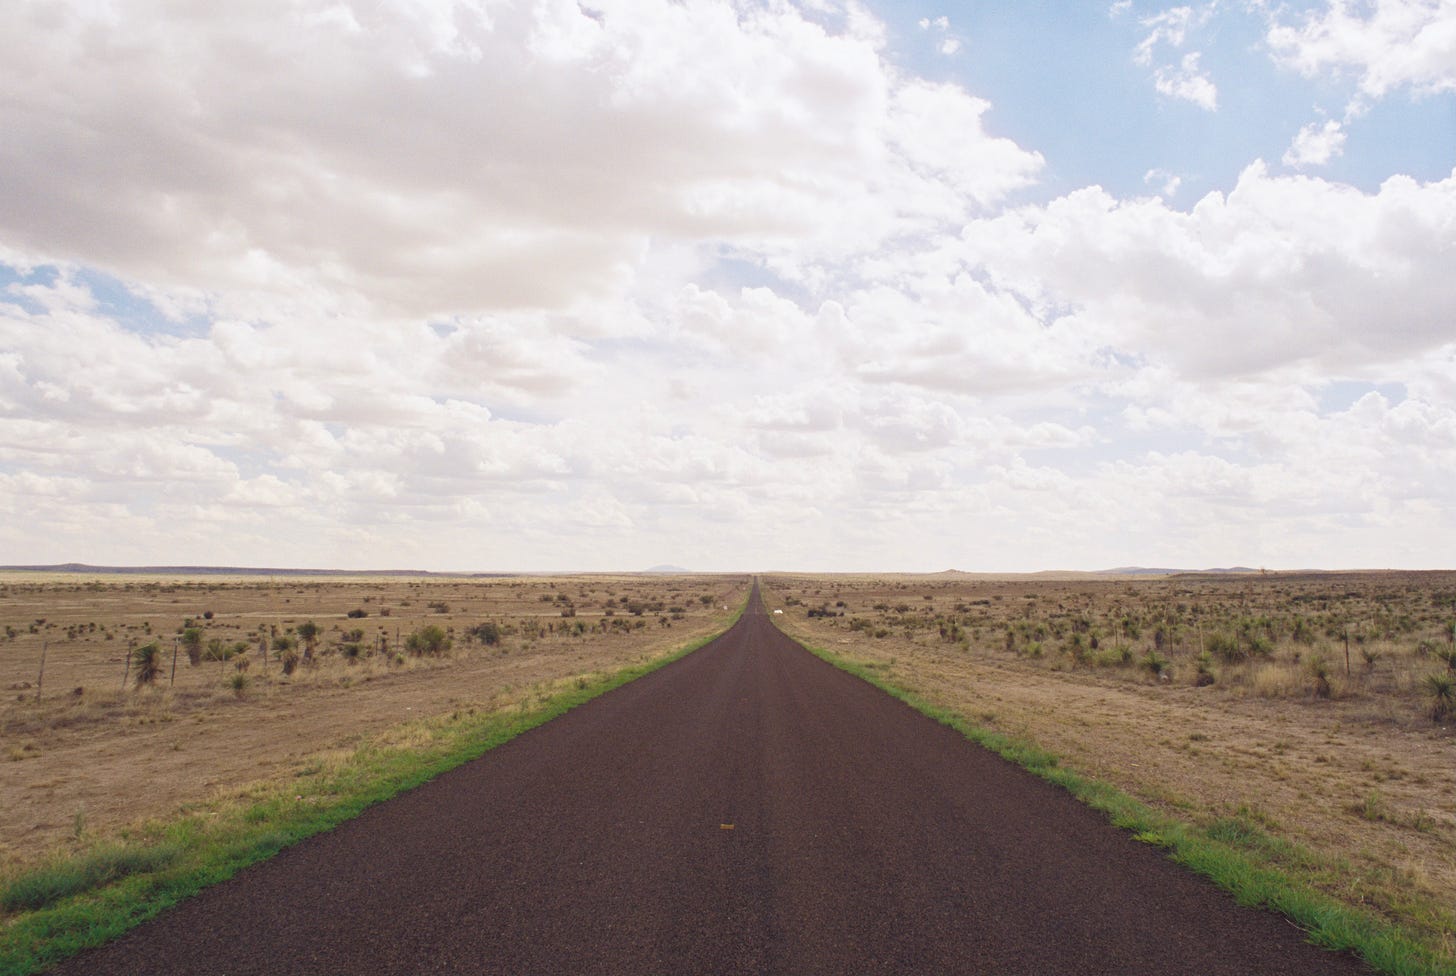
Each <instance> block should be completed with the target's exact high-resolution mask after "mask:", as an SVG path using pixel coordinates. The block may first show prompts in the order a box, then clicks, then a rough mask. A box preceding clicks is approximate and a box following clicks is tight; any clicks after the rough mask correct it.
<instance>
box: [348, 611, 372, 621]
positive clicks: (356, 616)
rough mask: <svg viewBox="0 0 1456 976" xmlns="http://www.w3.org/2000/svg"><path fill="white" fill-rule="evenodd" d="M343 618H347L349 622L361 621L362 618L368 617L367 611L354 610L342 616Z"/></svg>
mask: <svg viewBox="0 0 1456 976" xmlns="http://www.w3.org/2000/svg"><path fill="white" fill-rule="evenodd" d="M344 616H346V617H348V618H349V619H350V620H362V619H363V618H365V617H367V616H369V611H368V610H363V609H354V610H350V611H349V612H348V613H346V614H344Z"/></svg>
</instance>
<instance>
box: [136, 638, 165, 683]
mask: <svg viewBox="0 0 1456 976" xmlns="http://www.w3.org/2000/svg"><path fill="white" fill-rule="evenodd" d="M131 661H132V665H133V666H134V667H135V668H136V686H137V687H138V688H140V687H142V685H150V684H152V683H153V682H155V681H156V680H157V676H158V675H160V674H161V673H162V645H160V644H158V643H157V642H156V641H152V642H151V643H150V644H143V645H142V646H141V647H138V648H137V649H136V650H134V651H132V652H131Z"/></svg>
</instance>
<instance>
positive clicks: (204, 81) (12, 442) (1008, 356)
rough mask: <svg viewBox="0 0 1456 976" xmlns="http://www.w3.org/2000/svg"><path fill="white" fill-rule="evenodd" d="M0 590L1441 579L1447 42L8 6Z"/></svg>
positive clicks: (1447, 342) (532, 11)
mask: <svg viewBox="0 0 1456 976" xmlns="http://www.w3.org/2000/svg"><path fill="white" fill-rule="evenodd" d="M0 133H3V137H0V564H50V563H59V562H71V561H75V562H86V563H92V564H103V565H226V566H269V567H280V566H294V567H302V568H336V569H401V568H410V569H427V570H435V571H491V570H494V571H511V570H518V571H548V570H580V571H596V570H636V569H645V568H647V567H649V566H652V565H655V564H660V563H671V564H675V565H679V566H684V567H688V568H690V569H694V570H709V571H713V570H722V571H743V570H748V571H752V570H770V569H790V570H803V571H912V572H917V571H927V572H933V571H939V570H943V569H949V568H956V569H962V570H970V571H988V572H1018V571H1035V570H1049V569H1083V570H1096V569H1104V568H1110V567H1117V566H1132V565H1141V566H1170V567H1183V568H1204V567H1215V566H1231V565H1244V566H1251V567H1260V568H1268V569H1294V568H1326V569H1344V568H1385V567H1389V568H1408V569H1419V568H1452V565H1453V557H1452V553H1453V552H1456V0H1305V2H1287V3H1286V2H1276V0H1214V2H1194V3H1188V4H1185V5H1171V4H1168V3H1163V2H1153V0H1119V2H1100V3H1065V2H1055V3H1054V2H1050V0H1018V2H1012V0H1000V2H989V0H986V2H970V0H960V2H929V0H912V2H899V3H888V2H886V3H859V2H845V0H798V2H790V0H736V2H721V0H580V2H572V0H259V2H256V3H247V4H226V5H219V4H215V3H212V2H211V0H169V2H165V3H163V2H158V0H12V2H8V3H6V4H4V5H0Z"/></svg>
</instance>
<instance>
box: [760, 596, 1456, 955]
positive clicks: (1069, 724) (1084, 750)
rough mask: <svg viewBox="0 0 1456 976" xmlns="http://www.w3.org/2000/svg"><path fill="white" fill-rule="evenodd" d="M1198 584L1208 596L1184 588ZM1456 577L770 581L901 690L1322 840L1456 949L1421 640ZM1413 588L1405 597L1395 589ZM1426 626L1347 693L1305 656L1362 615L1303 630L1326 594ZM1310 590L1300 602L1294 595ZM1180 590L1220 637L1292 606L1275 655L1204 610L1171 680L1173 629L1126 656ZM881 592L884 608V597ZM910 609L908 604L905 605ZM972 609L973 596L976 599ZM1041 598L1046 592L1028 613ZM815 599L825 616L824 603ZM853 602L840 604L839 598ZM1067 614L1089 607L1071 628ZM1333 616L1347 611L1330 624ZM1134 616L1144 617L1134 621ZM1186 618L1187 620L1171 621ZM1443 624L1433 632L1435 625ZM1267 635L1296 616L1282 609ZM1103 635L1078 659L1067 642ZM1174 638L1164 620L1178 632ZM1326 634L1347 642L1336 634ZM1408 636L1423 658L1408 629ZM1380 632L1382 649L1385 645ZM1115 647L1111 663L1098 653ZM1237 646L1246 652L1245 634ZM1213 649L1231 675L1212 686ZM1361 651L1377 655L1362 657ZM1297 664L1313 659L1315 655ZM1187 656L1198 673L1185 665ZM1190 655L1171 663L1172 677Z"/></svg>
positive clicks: (826, 642) (1447, 794) (1353, 895)
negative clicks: (1275, 674)
mask: <svg viewBox="0 0 1456 976" xmlns="http://www.w3.org/2000/svg"><path fill="white" fill-rule="evenodd" d="M1189 585H1193V586H1194V588H1195V590H1196V593H1195V594H1194V595H1192V596H1190V595H1189V594H1188V593H1187V592H1185V591H1186V589H1187V587H1188V586H1189ZM1453 587H1456V577H1452V576H1451V575H1450V574H1443V575H1439V576H1438V575H1434V574H1419V575H1417V574H1379V575H1377V576H1372V577H1360V578H1356V577H1350V576H1344V575H1340V576H1329V577H1324V578H1314V579H1309V580H1305V581H1302V582H1298V583H1297V584H1296V583H1294V582H1291V581H1290V580H1288V579H1282V580H1281V579H1278V578H1252V579H1251V578H1228V579H1222V580H1219V579H1211V580H1209V579H1205V580H1199V581H1197V582H1196V584H1189V583H1188V582H1187V581H1184V582H1182V583H1179V582H1170V581H1167V580H1141V581H1139V580H1118V581H1097V580H1087V579H1080V580H1057V579H1037V578H1028V577H1022V578H1018V579H995V578H973V577H968V576H951V577H947V576H929V577H927V576H920V577H880V578H870V577H842V576H813V577H767V578H765V580H764V593H765V598H766V600H767V602H768V603H769V604H770V606H772V607H774V608H777V609H781V610H783V611H784V612H783V613H782V614H781V615H776V616H775V618H774V619H775V620H777V621H780V622H781V626H783V627H784V628H785V629H786V630H787V631H788V632H789V633H790V634H791V635H793V636H795V637H797V638H799V639H801V640H803V641H805V642H807V643H809V644H811V645H814V646H818V647H823V648H825V649H826V650H829V651H831V652H833V653H835V654H837V655H840V656H842V657H844V658H847V659H849V660H853V661H858V662H861V663H865V664H868V665H870V666H873V667H875V668H877V669H879V670H880V671H881V673H883V674H884V675H885V676H886V677H887V678H888V679H889V680H891V681H892V682H894V683H895V684H897V685H899V686H900V687H903V688H906V689H908V690H911V691H913V692H915V693H917V694H919V695H921V696H922V697H923V698H925V699H927V700H929V701H930V702H932V703H934V704H937V705H940V706H944V707H947V708H950V709H952V710H954V711H955V712H957V713H959V714H962V715H964V716H966V717H968V718H970V719H971V720H972V721H974V722H976V723H977V724H979V725H982V726H984V727H989V728H993V729H996V730H999V731H1002V732H1006V733H1009V734H1012V735H1015V736H1021V737H1025V738H1028V739H1031V740H1033V741H1034V742H1036V743H1038V744H1040V745H1041V746H1043V747H1045V748H1046V749H1048V750H1050V751H1052V752H1054V753H1056V754H1057V755H1059V756H1060V757H1062V759H1063V760H1064V763H1065V765H1068V766H1070V767H1072V768H1074V769H1076V770H1078V771H1080V772H1083V773H1086V774H1090V775H1092V776H1094V777H1096V778H1098V779H1101V780H1105V781H1107V782H1110V783H1112V784H1114V785H1116V786H1118V787H1120V788H1121V789H1123V790H1124V791H1125V792H1127V793H1130V794H1131V795H1133V796H1135V797H1137V798H1139V799H1141V800H1143V801H1145V802H1147V803H1149V804H1151V805H1153V806H1154V807H1157V808H1159V809H1161V810H1163V811H1164V812H1167V813H1170V814H1173V815H1175V816H1177V817H1179V818H1180V819H1183V820H1188V821H1192V822H1194V823H1198V824H1204V825H1207V824H1210V823H1212V822H1214V821H1215V820H1219V819H1233V820H1236V821H1238V822H1240V823H1244V824H1250V825H1253V826H1255V827H1257V828H1258V829H1260V830H1263V831H1266V832H1267V833H1268V834H1270V835H1272V836H1274V837H1276V838H1281V839H1285V840H1289V841H1293V842H1296V843H1298V844H1300V845H1303V846H1304V847H1306V848H1307V849H1309V850H1311V851H1314V852H1316V854H1317V855H1318V858H1319V861H1320V864H1319V866H1317V867H1316V868H1314V869H1313V879H1312V880H1313V881H1314V883H1317V884H1318V885H1320V886H1321V887H1323V888H1324V889H1326V890H1327V891H1329V892H1331V893H1332V894H1335V895H1336V896H1337V897H1340V898H1342V899H1344V900H1347V901H1349V902H1352V903H1359V904H1367V905H1374V906H1376V907H1377V908H1379V909H1381V910H1383V911H1385V912H1387V913H1389V914H1390V915H1391V916H1392V917H1397V918H1402V919H1405V920H1407V921H1411V922H1413V923H1414V924H1415V925H1416V926H1417V927H1418V928H1420V929H1421V930H1422V931H1424V932H1425V933H1426V934H1427V935H1428V936H1429V937H1430V938H1431V939H1432V940H1433V941H1434V942H1435V943H1436V944H1438V945H1444V948H1445V951H1446V952H1447V953H1448V954H1456V935H1453V924H1456V910H1453V907H1456V903H1453V901H1452V899H1451V896H1450V893H1451V892H1452V891H1456V716H1453V717H1452V718H1449V719H1448V720H1447V721H1445V722H1444V723H1436V722H1433V721H1432V720H1431V717H1430V714H1429V707H1428V704H1427V702H1426V701H1425V699H1423V698H1422V697H1421V695H1420V693H1419V688H1420V687H1421V685H1420V683H1419V682H1418V681H1413V680H1407V676H1406V675H1405V671H1406V670H1409V671H1411V672H1412V673H1413V674H1415V675H1418V674H1421V673H1425V672H1436V671H1439V670H1440V669H1442V668H1444V667H1445V665H1444V664H1442V663H1441V662H1440V661H1439V660H1438V659H1436V658H1434V657H1432V656H1431V654H1430V650H1429V648H1428V649H1427V650H1426V651H1425V652H1420V651H1419V650H1418V649H1419V647H1420V644H1421V642H1422V641H1423V640H1425V641H1431V640H1439V639H1440V638H1441V636H1442V634H1443V633H1444V631H1443V630H1442V628H1443V627H1447V626H1449V620H1450V608H1451V603H1450V602H1449V601H1447V599H1446V595H1447V593H1448V592H1449V591H1450V590H1451V589H1452V588H1453ZM1393 594H1395V595H1393ZM1398 595H1403V597H1404V598H1405V599H1406V601H1407V602H1408V604H1409V608H1430V611H1431V612H1430V617H1431V619H1430V620H1426V619H1424V618H1423V617H1422V616H1421V614H1420V613H1418V612H1412V613H1411V614H1409V615H1408V616H1410V618H1411V619H1410V620H1408V621H1406V622H1405V623H1404V624H1403V625H1402V626H1401V627H1396V628H1395V629H1396V630H1397V631H1402V627H1405V628H1408V630H1404V631H1402V632H1401V633H1397V634H1395V635H1393V636H1390V639H1389V640H1388V641H1383V642H1382V643H1380V644H1379V648H1380V649H1379V651H1378V653H1377V652H1372V653H1374V654H1375V656H1376V663H1375V667H1373V668H1371V669H1370V671H1371V672H1374V673H1368V672H1367V673H1366V674H1365V675H1364V676H1362V674H1361V673H1360V672H1361V670H1362V669H1361V668H1360V667H1359V666H1358V665H1357V666H1356V667H1354V668H1352V671H1353V672H1355V673H1353V674H1352V676H1351V677H1349V678H1348V679H1347V678H1346V677H1345V676H1344V675H1343V673H1342V670H1343V663H1342V661H1341V665H1340V669H1339V672H1340V673H1333V672H1332V673H1331V674H1330V675H1329V678H1330V679H1337V680H1334V681H1333V682H1332V687H1331V689H1330V691H1329V697H1322V696H1321V695H1320V694H1319V693H1318V692H1317V691H1316V690H1315V684H1316V681H1315V677H1314V671H1313V670H1311V669H1310V668H1309V667H1308V666H1306V667H1304V668H1303V669H1302V670H1301V669H1300V668H1299V667H1297V666H1295V664H1292V663H1291V662H1289V661H1288V660H1287V658H1288V657H1289V655H1291V654H1294V655H1298V654H1300V653H1301V651H1302V654H1303V657H1304V659H1305V660H1306V661H1307V660H1308V659H1309V657H1310V656H1312V655H1315V654H1319V653H1325V654H1327V655H1328V657H1329V659H1330V660H1338V659H1339V658H1341V657H1342V650H1343V647H1342V644H1343V634H1344V630H1343V629H1342V628H1341V629H1335V633H1336V635H1337V639H1331V638H1321V639H1317V640H1315V641H1314V642H1313V643H1312V644H1311V645H1305V646H1303V647H1302V648H1292V647H1291V642H1290V641H1289V639H1288V634H1289V633H1293V632H1294V627H1293V624H1292V623H1291V622H1290V621H1291V620H1292V618H1293V617H1294V616H1296V615H1300V614H1304V615H1306V619H1307V620H1308V619H1310V617H1309V614H1310V613H1311V608H1313V607H1317V606H1323V608H1324V611H1323V612H1324V613H1325V614H1326V615H1327V616H1331V617H1334V616H1339V617H1340V619H1344V618H1346V617H1349V618H1351V619H1352V620H1353V619H1354V618H1359V617H1360V616H1361V615H1362V614H1365V615H1368V614H1369V613H1370V612H1371V610H1372V608H1379V607H1381V606H1384V607H1386V608H1387V609H1390V610H1391V612H1392V614H1393V615H1394V616H1395V617H1398V616H1399V611H1400V610H1401V605H1400V604H1399V603H1398V601H1397V596H1398ZM1295 597H1298V599H1295ZM1170 599H1179V600H1181V601H1182V602H1184V603H1185V605H1186V608H1187V609H1189V610H1190V612H1191V609H1192V607H1193V606H1195V605H1196V606H1197V608H1198V610H1199V613H1200V615H1201V618H1202V625H1201V629H1202V631H1203V637H1204V641H1203V643H1204V646H1205V647H1207V646H1208V644H1209V643H1211V642H1210V639H1209V636H1210V634H1212V633H1214V632H1217V630H1218V628H1219V627H1220V626H1222V624H1221V623H1220V621H1224V622H1227V620H1231V619H1233V618H1234V617H1238V616H1239V615H1242V616H1243V617H1244V618H1248V617H1250V616H1254V615H1256V614H1257V616H1258V617H1259V618H1260V619H1264V620H1266V621H1277V620H1279V619H1281V618H1280V617H1279V614H1280V612H1281V610H1280V608H1281V607H1282V612H1283V613H1284V614H1285V615H1286V616H1287V617H1288V618H1289V619H1286V620H1285V621H1284V622H1285V624H1287V625H1288V626H1287V627H1286V628H1285V631H1284V632H1283V633H1284V639H1283V640H1282V641H1281V640H1272V641H1270V643H1269V646H1267V647H1266V648H1264V649H1263V651H1262V652H1261V653H1260V655H1259V659H1258V660H1257V661H1251V662H1246V661H1239V662H1237V663H1225V662H1222V661H1220V662H1217V663H1216V664H1215V665H1212V666H1208V663H1207V657H1206V651H1205V652H1204V654H1203V655H1199V654H1198V647H1197V643H1196V642H1195V640H1194V634H1195V632H1196V628H1191V627H1190V628H1187V629H1186V630H1185V631H1184V633H1183V635H1182V638H1181V639H1182V640H1183V641H1184V642H1185V643H1188V644H1192V645H1193V646H1192V647H1188V648H1184V649H1182V650H1180V648H1178V647H1177V646H1175V645H1176V644H1177V639H1176V638H1175V639H1169V640H1165V641H1164V642H1163V645H1162V646H1163V652H1162V653H1163V654H1164V655H1165V656H1166V657H1167V658H1169V659H1170V660H1172V661H1174V662H1176V663H1175V665H1174V666H1172V667H1170V668H1165V669H1164V672H1163V674H1162V675H1159V676H1155V675H1154V674H1153V672H1152V671H1151V670H1150V669H1148V668H1147V667H1144V666H1140V662H1141V661H1142V660H1143V659H1144V657H1145V655H1146V653H1147V651H1149V650H1153V643H1154V634H1155V633H1156V632H1157V630H1158V629H1159V628H1156V627H1151V626H1144V627H1142V628H1141V633H1140V635H1139V637H1138V638H1137V639H1136V640H1132V641H1127V639H1126V637H1125V633H1124V634H1123V639H1124V641H1125V642H1126V643H1130V644H1132V650H1133V651H1134V653H1133V654H1132V655H1131V662H1130V663H1126V664H1109V663H1107V660H1109V659H1110V660H1113V661H1120V660H1121V658H1122V657H1123V655H1122V654H1121V652H1120V650H1121V649H1120V648H1119V649H1118V653H1117V654H1116V655H1111V654H1109V653H1108V651H1109V648H1110V647H1111V646H1112V645H1113V644H1114V643H1116V639H1115V638H1114V637H1112V635H1111V633H1110V632H1111V631H1112V630H1118V631H1120V632H1121V631H1122V630H1123V628H1121V626H1120V625H1117V626H1113V624H1114V622H1116V621H1121V620H1123V619H1124V618H1126V617H1127V616H1128V615H1129V614H1137V613H1139V612H1141V613H1143V614H1144V615H1146V616H1150V617H1157V614H1158V610H1157V608H1158V607H1160V606H1161V605H1163V604H1164V603H1166V602H1169V601H1170ZM876 607H880V608H881V609H878V610H877V609H876ZM902 608H903V609H902ZM957 608H959V609H957ZM1028 608H1031V609H1030V610H1028ZM810 611H813V612H814V613H815V615H814V616H809V613H810ZM840 614H843V615H842V616H841V615H840ZM1058 619H1060V620H1061V621H1063V622H1065V621H1068V620H1070V621H1077V620H1080V621H1081V624H1080V625H1076V624H1073V625H1068V626H1065V627H1062V628H1061V635H1060V637H1059V636H1058V634H1057V623H1058ZM1038 622H1041V623H1045V624H1047V627H1046V632H1045V634H1044V638H1045V640H1046V646H1044V647H1042V648H1040V650H1039V653H1038V654H1036V655H1035V656H1033V655H1031V654H1030V653H1028V652H1027V651H1026V649H1025V648H1023V647H1020V646H1018V647H1017V648H1016V649H1013V650H1009V649H1008V645H1009V644H1010V643H1012V642H1011V641H1008V639H1007V637H1006V634H1007V631H1008V630H1011V631H1013V632H1016V633H1020V632H1021V631H1022V630H1034V629H1035V626H1036V624H1037V623H1038ZM1319 623H1320V626H1321V630H1322V632H1323V630H1329V629H1332V628H1330V627H1328V626H1327V625H1328V623H1329V621H1327V620H1323V619H1321V620H1320V621H1319ZM1127 630H1128V631H1137V630H1139V628H1137V627H1135V626H1134V627H1131V628H1127ZM1169 630H1170V631H1171V630H1172V628H1171V627H1170V628H1169ZM1427 631H1429V634H1428V633H1427ZM1268 632H1269V633H1274V634H1276V635H1277V634H1279V633H1280V632H1281V631H1280V628H1279V627H1278V626H1274V627H1273V628H1272V629H1271V630H1269V631H1268ZM1077 633H1081V634H1083V635H1090V636H1096V635H1098V634H1099V633H1100V634H1101V640H1099V641H1097V642H1095V645H1092V646H1091V647H1089V644H1088V642H1090V636H1087V637H1086V640H1085V641H1084V642H1083V644H1082V648H1083V649H1084V651H1085V652H1086V653H1084V654H1082V655H1081V657H1080V659H1079V658H1078V657H1077V656H1075V655H1074V653H1073V652H1074V651H1075V650H1076V648H1074V647H1071V646H1070V638H1071V637H1072V636H1073V635H1075V634H1077ZM1168 636H1169V635H1167V634H1165V637H1168ZM1322 643H1324V644H1327V645H1329V646H1324V647H1323V648H1322V646H1321V645H1322ZM1402 644H1403V645H1408V646H1409V648H1410V649H1411V650H1410V653H1409V654H1403V653H1402V652H1400V650H1399V647H1398V646H1397V645H1402ZM1364 646H1366V647H1374V646H1376V642H1375V641H1374V640H1373V638H1372V640H1370V641H1368V642H1367V643H1366V644H1365V645H1364ZM1099 650H1100V651H1101V652H1102V653H1104V654H1106V655H1107V658H1104V660H1103V661H1102V663H1100V664H1099V662H1098V660H1097V658H1096V657H1095V656H1094V655H1095V653H1096V652H1097V651H1099ZM1231 656H1235V657H1236V656H1237V655H1236V654H1234V653H1233V652H1231ZM1200 657H1203V658H1204V661H1203V663H1204V664H1205V666H1206V670H1209V671H1210V672H1212V674H1213V679H1214V680H1213V682H1212V683H1210V684H1204V685H1200V684H1199V683H1197V680H1196V675H1197V673H1198V672H1197V665H1198V663H1199V658H1200ZM1357 660H1360V659H1359V658H1357ZM1296 663H1297V661H1296ZM1268 668H1281V669H1292V670H1291V673H1292V674H1294V675H1295V676H1296V678H1297V680H1296V681H1295V685H1297V686H1298V687H1297V688H1295V689H1291V687H1290V685H1289V683H1288V682H1287V681H1285V680H1280V681H1270V680H1265V679H1263V678H1258V677H1257V676H1258V675H1261V674H1264V671H1263V670H1261V669H1268ZM1179 670H1182V671H1183V672H1184V673H1183V674H1182V675H1179V674H1178V673H1177V672H1178V671H1179ZM1170 671H1171V673H1170Z"/></svg>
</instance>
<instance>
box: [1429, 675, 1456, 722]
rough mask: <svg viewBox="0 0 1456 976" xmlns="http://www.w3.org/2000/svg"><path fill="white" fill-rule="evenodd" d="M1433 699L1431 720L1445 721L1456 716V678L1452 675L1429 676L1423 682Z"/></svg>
mask: <svg viewBox="0 0 1456 976" xmlns="http://www.w3.org/2000/svg"><path fill="white" fill-rule="evenodd" d="M1422 684H1423V686H1424V687H1425V689H1426V694H1427V695H1429V696H1430V697H1431V720H1432V721H1435V722H1442V721H1445V720H1446V719H1447V718H1448V717H1450V716H1451V715H1452V714H1456V678H1453V677H1452V676H1451V675H1450V674H1428V675H1426V680H1425V681H1424V682H1422Z"/></svg>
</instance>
